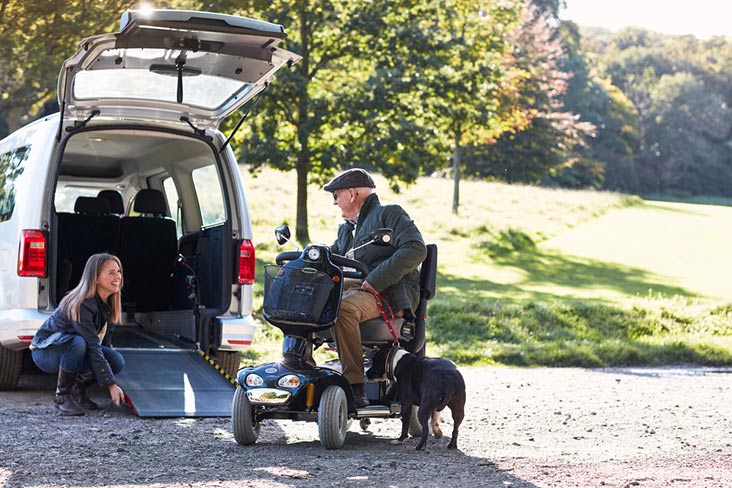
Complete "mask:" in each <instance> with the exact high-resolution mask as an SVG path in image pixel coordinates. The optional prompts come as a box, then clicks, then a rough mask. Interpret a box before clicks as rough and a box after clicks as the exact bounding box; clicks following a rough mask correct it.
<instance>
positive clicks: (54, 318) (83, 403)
mask: <svg viewBox="0 0 732 488" xmlns="http://www.w3.org/2000/svg"><path fill="white" fill-rule="evenodd" d="M121 292H122V264H121V263H120V261H119V259H118V258H117V257H116V256H113V255H111V254H104V253H102V254H94V255H92V256H91V257H89V259H88V260H87V262H86V265H85V266H84V272H83V274H82V277H81V281H80V282H79V284H78V285H77V286H76V288H74V289H73V290H71V291H70V292H69V293H68V294H66V296H65V297H64V298H63V299H62V300H61V303H59V306H58V308H57V309H56V310H55V311H54V313H53V315H51V316H50V317H49V318H48V320H46V321H45V322H44V323H43V325H41V327H40V328H39V329H38V332H36V335H35V337H33V341H32V342H31V346H30V347H31V350H32V352H31V354H32V356H33V361H34V362H35V363H36V365H37V366H38V367H39V368H40V369H41V370H42V371H45V372H46V373H56V372H58V383H57V385H56V397H55V398H54V403H55V405H56V408H57V409H58V411H59V413H60V414H61V415H83V414H84V409H93V408H99V406H98V405H96V404H95V403H94V402H92V401H91V400H90V399H89V397H88V396H87V394H86V389H87V388H88V387H90V386H91V385H92V384H94V383H95V382H97V383H99V384H100V385H104V386H106V388H107V390H108V391H109V394H110V396H111V397H112V401H113V402H114V404H115V405H117V406H118V407H119V406H120V405H121V404H122V402H123V401H124V392H123V391H122V389H121V388H120V387H119V386H117V384H116V382H115V378H114V375H115V374H116V373H119V372H120V371H121V370H122V368H124V365H125V361H124V358H123V357H122V355H121V354H120V353H119V352H118V351H115V350H114V349H113V348H112V347H111V331H110V330H109V329H110V328H111V324H114V323H118V322H119V320H120V316H121V313H122V304H121V303H122V301H121V297H120V295H121Z"/></svg>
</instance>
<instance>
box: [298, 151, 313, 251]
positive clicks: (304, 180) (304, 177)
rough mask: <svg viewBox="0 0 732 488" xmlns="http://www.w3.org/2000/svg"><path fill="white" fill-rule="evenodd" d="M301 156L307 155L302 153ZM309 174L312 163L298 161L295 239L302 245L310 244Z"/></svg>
mask: <svg viewBox="0 0 732 488" xmlns="http://www.w3.org/2000/svg"><path fill="white" fill-rule="evenodd" d="M299 156H301V157H302V156H305V155H304V154H303V153H302V152H301V153H300V155H299ZM308 159H309V158H308ZM308 173H310V161H298V163H297V218H296V221H297V223H296V226H295V237H296V238H297V240H298V242H300V243H301V244H302V245H306V244H307V243H309V242H310V233H309V232H308Z"/></svg>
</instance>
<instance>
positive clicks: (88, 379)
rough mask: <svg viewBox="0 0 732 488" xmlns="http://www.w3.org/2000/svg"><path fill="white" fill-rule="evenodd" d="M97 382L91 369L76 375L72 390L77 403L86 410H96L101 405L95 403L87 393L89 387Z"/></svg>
mask: <svg viewBox="0 0 732 488" xmlns="http://www.w3.org/2000/svg"><path fill="white" fill-rule="evenodd" d="M96 382H97V380H96V378H95V377H94V373H92V372H91V370H90V369H87V370H86V371H82V372H81V373H79V374H78V375H77V376H76V383H75V384H74V387H73V389H72V390H71V391H72V393H73V395H74V400H76V403H78V404H79V406H80V407H81V408H83V409H84V410H96V409H98V408H99V405H97V404H96V403H94V402H93V401H92V400H91V399H90V398H89V397H88V396H87V394H86V390H87V388H89V387H90V386H92V385H93V384H94V383H96Z"/></svg>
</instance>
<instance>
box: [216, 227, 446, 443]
mask: <svg viewBox="0 0 732 488" xmlns="http://www.w3.org/2000/svg"><path fill="white" fill-rule="evenodd" d="M275 234H276V236H277V241H278V242H279V243H280V245H282V244H284V243H285V242H287V240H289V237H290V231H289V228H287V226H281V227H278V228H277V229H276V230H275ZM391 243H392V231H391V229H379V230H377V231H374V232H373V233H372V234H371V235H370V236H369V240H368V241H367V242H366V244H363V245H364V246H365V245H376V246H389V245H391ZM276 262H277V265H266V266H265V291H264V304H263V312H264V317H265V319H266V320H267V321H268V322H269V323H270V324H272V325H274V326H275V327H278V328H279V329H280V330H282V332H283V334H284V339H283V344H282V355H283V357H282V359H281V360H279V361H277V362H273V363H268V364H263V365H260V366H255V367H245V368H242V369H240V370H239V371H238V373H237V378H236V379H237V383H238V384H237V387H236V390H235V392H234V398H233V402H232V416H231V418H232V429H233V434H234V439H235V440H236V442H237V443H238V444H241V445H251V444H254V443H255V442H256V441H257V438H258V437H259V432H260V427H261V425H262V422H263V421H264V420H266V419H289V420H305V421H316V422H317V423H318V433H319V437H320V442H321V444H322V445H323V447H325V448H326V449H339V448H341V447H343V445H344V443H345V439H346V432H347V430H348V426H349V424H350V421H351V420H358V421H359V423H360V426H361V428H362V429H363V430H366V429H367V428H368V425H369V424H370V419H372V418H397V417H399V416H400V414H401V406H400V404H399V400H398V398H397V396H396V388H395V386H396V385H395V384H394V382H393V380H390V379H385V380H374V381H370V382H368V383H366V393H367V396H368V399H369V406H367V407H365V408H357V407H356V404H355V402H354V399H353V392H352V391H351V387H350V385H349V383H348V381H347V380H346V379H345V377H344V376H342V374H341V372H340V362H339V361H338V360H330V361H326V362H324V363H323V364H321V365H316V364H315V362H314V361H313V349H314V348H318V347H320V346H322V345H323V344H326V343H331V344H332V342H333V339H332V335H331V333H330V330H329V329H330V328H331V327H332V326H333V323H334V322H335V320H336V317H337V316H338V310H339V307H340V300H341V295H342V293H343V284H344V278H356V279H363V278H364V277H365V276H366V275H367V274H368V269H367V268H366V266H365V265H364V264H362V263H360V262H359V261H355V260H353V259H348V258H346V257H344V256H339V255H337V254H334V253H332V252H331V250H330V247H329V246H327V245H322V244H310V245H308V246H307V247H305V249H304V250H303V251H302V252H300V251H289V252H283V253H280V254H278V255H277V257H276ZM421 266H422V269H421V274H420V301H419V305H418V307H417V310H415V314H414V315H415V316H414V318H413V319H412V320H406V319H404V318H394V319H393V320H391V318H389V317H388V315H387V313H388V312H387V313H384V314H382V317H381V318H375V319H371V320H368V321H366V322H362V323H361V324H360V329H361V343H362V347H363V350H364V355H365V357H364V376H365V372H366V371H367V370H368V368H369V367H370V357H371V356H372V355H373V354H374V353H375V352H376V351H377V350H378V348H380V347H389V346H390V345H393V346H396V345H400V346H401V347H403V348H405V349H407V350H408V351H410V352H413V353H415V354H422V355H424V344H425V323H426V318H427V316H426V306H427V301H428V300H430V299H431V298H432V297H433V296H434V294H435V281H436V273H437V246H436V245H434V244H428V245H427V257H426V258H425V260H424V261H423V262H422V265H421ZM384 308H386V309H388V307H384ZM385 319H386V320H385ZM412 418H413V419H416V415H413V416H412ZM417 428H419V430H418V431H417V430H416V429H417ZM413 430H414V431H413ZM420 432H421V427H419V426H418V424H417V426H415V428H414V429H410V433H412V434H413V435H415V434H418V433H420Z"/></svg>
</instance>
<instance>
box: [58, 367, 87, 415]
mask: <svg viewBox="0 0 732 488" xmlns="http://www.w3.org/2000/svg"><path fill="white" fill-rule="evenodd" d="M76 375H77V373H76V371H73V372H72V371H66V370H65V369H63V368H59V370H58V383H57V384H56V397H55V398H54V399H53V403H54V404H56V408H57V409H58V413H59V415H84V410H82V409H81V407H80V406H79V404H78V403H76V400H74V395H73V394H72V393H71V390H72V388H73V386H74V383H75V382H76Z"/></svg>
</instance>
